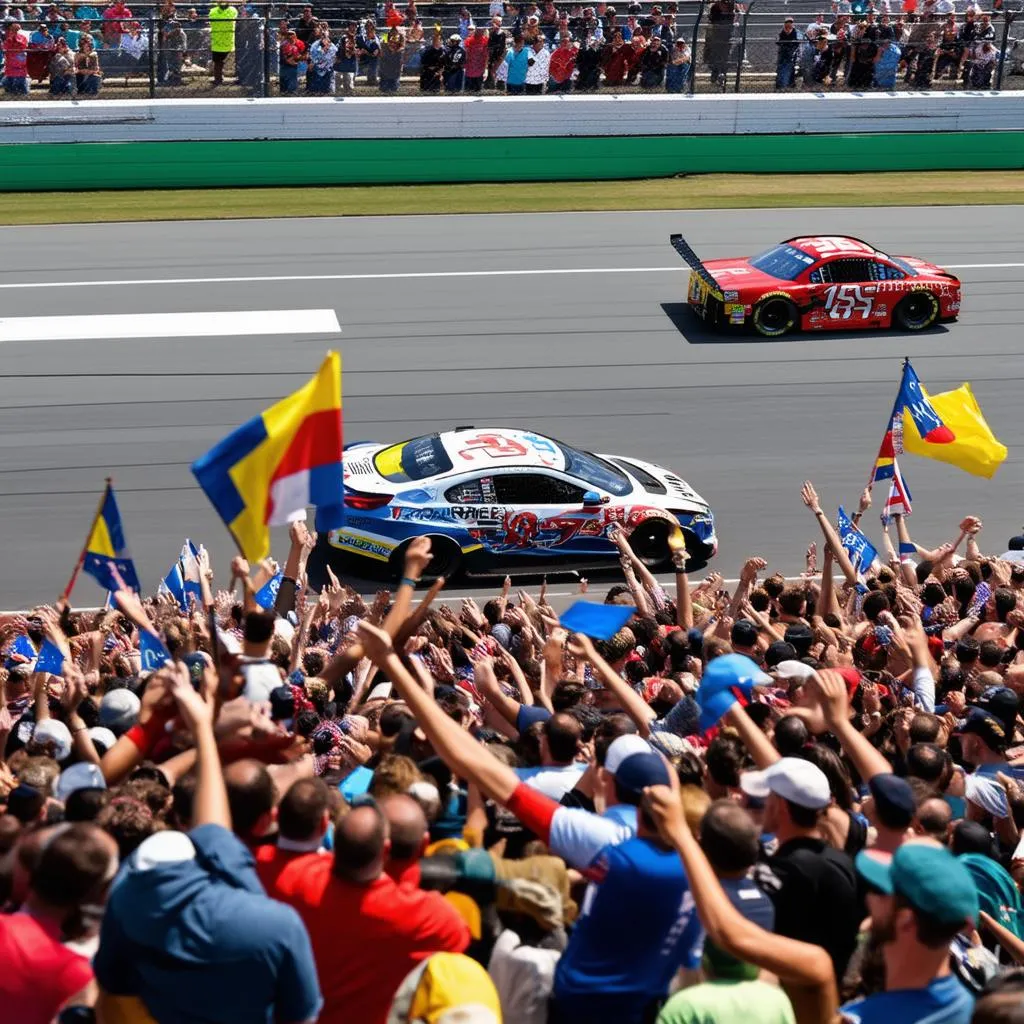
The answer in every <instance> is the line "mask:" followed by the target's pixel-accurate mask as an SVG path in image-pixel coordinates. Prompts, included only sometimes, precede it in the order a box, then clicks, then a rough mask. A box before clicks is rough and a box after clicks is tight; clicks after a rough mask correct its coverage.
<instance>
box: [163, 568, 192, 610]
mask: <svg viewBox="0 0 1024 1024" xmlns="http://www.w3.org/2000/svg"><path fill="white" fill-rule="evenodd" d="M160 588H161V590H163V591H165V592H166V593H168V594H170V595H171V597H173V598H174V600H175V601H177V602H178V607H179V608H180V609H181V610H182V611H183V612H187V611H188V601H187V600H186V599H185V580H184V577H183V576H182V574H181V563H180V562H175V563H174V565H172V566H171V567H170V569H168V570H167V575H166V576H165V577H164V579H163V583H162V584H161V585H160Z"/></svg>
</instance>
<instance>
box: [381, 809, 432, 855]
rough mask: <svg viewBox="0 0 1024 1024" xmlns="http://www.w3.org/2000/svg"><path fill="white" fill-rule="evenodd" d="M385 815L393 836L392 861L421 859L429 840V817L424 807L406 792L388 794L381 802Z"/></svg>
mask: <svg viewBox="0 0 1024 1024" xmlns="http://www.w3.org/2000/svg"><path fill="white" fill-rule="evenodd" d="M379 806H380V809H381V811H382V812H383V813H384V817H385V818H387V822H388V831H389V834H390V836H391V852H390V854H389V855H388V860H389V861H390V862H396V861H397V862H408V861H413V860H419V858H420V856H421V855H422V853H423V850H424V847H425V846H426V844H427V842H429V839H430V836H429V833H428V831H427V817H426V815H425V814H424V813H423V808H422V807H420V805H419V804H418V803H417V802H416V801H415V800H414V799H413V798H412V797H411V796H406V795H405V794H404V793H396V794H394V795H393V796H387V797H385V798H384V799H383V800H381V801H380V803H379Z"/></svg>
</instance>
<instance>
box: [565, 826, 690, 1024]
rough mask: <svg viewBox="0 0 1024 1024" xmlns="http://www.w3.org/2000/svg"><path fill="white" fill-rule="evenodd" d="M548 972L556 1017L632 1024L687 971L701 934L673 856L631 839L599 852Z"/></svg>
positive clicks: (649, 843) (590, 1023)
mask: <svg viewBox="0 0 1024 1024" xmlns="http://www.w3.org/2000/svg"><path fill="white" fill-rule="evenodd" d="M595 868H596V870H597V872H598V879H599V881H598V884H596V885H594V886H591V888H590V889H589V890H588V892H587V896H586V898H585V899H584V901H583V907H582V910H581V913H580V917H579V920H578V921H577V924H576V928H575V930H574V931H573V933H572V938H571V939H570V940H569V945H568V947H567V948H566V950H565V952H564V953H563V954H562V958H561V959H560V960H559V961H558V967H557V969H556V971H555V987H554V993H555V1001H556V1002H557V1004H558V1009H559V1011H560V1012H561V1013H562V1014H563V1015H564V1016H566V1017H568V1018H571V1019H573V1020H579V1021H586V1022H587V1024H605V1022H607V1024H639V1022H640V1021H642V1020H643V1019H644V1013H645V1011H647V1010H648V1009H649V1008H650V1004H651V1003H652V1001H653V1000H655V999H658V998H662V997H664V996H665V994H666V993H667V992H668V986H669V983H670V982H671V980H672V976H673V975H674V974H675V972H676V971H677V970H678V969H679V968H680V967H687V968H690V969H694V968H696V967H698V966H699V965H700V961H701V955H702V953H703V930H702V928H701V925H700V921H699V919H698V918H697V914H696V909H695V906H694V902H693V896H692V894H691V893H690V884H689V880H688V879H687V877H686V872H685V871H684V870H683V865H682V863H681V862H680V860H679V856H678V854H677V853H676V852H675V850H665V849H662V848H661V847H660V846H658V845H656V844H655V843H654V842H653V841H652V840H650V839H641V838H639V837H634V838H632V839H627V840H626V841H625V842H624V843H620V844H619V845H618V846H610V847H608V848H607V849H605V850H604V851H603V852H602V854H601V855H600V857H598V859H597V861H596V862H595Z"/></svg>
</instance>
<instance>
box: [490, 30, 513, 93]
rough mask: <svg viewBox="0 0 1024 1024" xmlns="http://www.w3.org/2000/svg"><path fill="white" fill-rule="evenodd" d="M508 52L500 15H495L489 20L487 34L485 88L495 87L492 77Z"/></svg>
mask: <svg viewBox="0 0 1024 1024" xmlns="http://www.w3.org/2000/svg"><path fill="white" fill-rule="evenodd" d="M507 50H508V33H507V32H506V31H505V29H504V28H503V27H502V23H501V15H500V14H495V15H494V16H493V17H492V18H491V27H490V29H489V30H488V33H487V88H488V89H493V88H494V85H495V81H494V76H495V74H496V72H497V70H498V67H499V66H500V65H502V64H503V63H504V62H505V53H506V51H507Z"/></svg>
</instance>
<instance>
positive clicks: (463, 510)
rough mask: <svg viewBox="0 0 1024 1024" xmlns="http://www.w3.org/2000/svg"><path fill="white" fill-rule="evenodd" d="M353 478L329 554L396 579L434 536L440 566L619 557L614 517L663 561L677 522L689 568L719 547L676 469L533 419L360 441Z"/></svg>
mask: <svg viewBox="0 0 1024 1024" xmlns="http://www.w3.org/2000/svg"><path fill="white" fill-rule="evenodd" d="M344 485H345V493H344V503H345V510H346V512H345V524H344V526H343V527H342V528H341V529H338V530H332V531H331V532H330V533H329V534H328V538H327V545H328V552H327V557H328V559H330V558H331V557H332V552H344V553H345V554H347V555H349V556H352V555H355V556H360V557H362V558H368V559H371V560H374V561H376V562H378V563H383V564H384V565H385V566H386V568H387V571H388V573H389V574H390V575H391V576H392V578H397V577H399V576H401V572H402V566H403V560H404V557H405V548H406V546H407V545H408V543H409V542H410V541H411V540H412V538H414V537H418V536H423V535H426V536H429V537H430V539H431V542H432V545H431V549H432V552H433V558H432V560H431V564H430V567H429V569H428V575H429V576H431V577H437V576H446V577H452V576H454V575H456V574H457V573H458V572H460V571H464V572H466V573H468V574H490V573H495V572H501V573H506V572H508V573H515V572H520V573H522V572H538V571H540V572H546V571H548V570H549V569H552V568H554V567H556V566H562V567H566V568H570V567H571V568H598V567H600V566H601V565H605V564H613V563H614V562H615V560H616V559H617V558H618V551H617V549H616V548H615V546H614V545H613V544H612V542H611V541H610V540H609V539H608V531H609V528H610V527H611V526H612V524H614V523H619V524H621V525H622V526H623V527H624V528H625V529H626V530H627V531H629V532H630V543H631V545H632V547H633V550H634V551H635V552H636V554H637V555H638V556H639V557H640V558H641V559H643V561H644V563H645V564H646V565H648V566H650V567H651V568H652V569H654V570H657V569H661V568H664V567H666V566H667V565H668V564H670V559H671V556H670V552H669V547H668V537H669V532H670V531H671V530H672V529H673V524H674V522H678V523H679V525H680V527H681V528H682V530H683V536H684V538H685V540H686V548H687V551H688V552H689V556H690V560H689V562H688V566H689V568H691V569H699V568H703V567H704V566H705V565H706V564H707V562H708V560H709V559H710V558H711V557H712V556H713V555H714V554H715V552H716V551H717V548H718V540H717V538H716V537H715V520H714V516H713V515H712V513H711V509H710V508H709V506H708V503H707V502H706V501H705V500H704V499H703V498H702V497H701V496H700V495H699V494H697V492H696V491H694V490H693V488H691V487H690V485H689V484H688V483H686V481H685V480H683V479H681V478H680V477H679V476H677V475H676V474H675V473H673V472H671V471H670V470H667V469H663V468H661V467H660V466H655V465H652V464H651V463H648V462H641V461H639V460H638V459H633V458H626V457H623V456H619V455H594V454H592V453H590V452H586V451H582V450H580V449H578V448H573V447H571V446H570V445H567V444H563V443H562V442H560V441H555V440H554V439H552V438H549V437H544V436H542V435H540V434H536V433H533V432H531V431H528V430H512V429H506V428H497V429H495V428H490V427H488V428H477V427H456V428H455V429H454V430H448V431H444V432H441V433H434V434H426V435H424V436H422V437H415V438H412V439H411V440H408V441H402V442H400V443H399V444H390V445H384V444H376V443H372V442H366V441H360V442H356V443H353V444H349V445H346V446H345V452H344Z"/></svg>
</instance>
